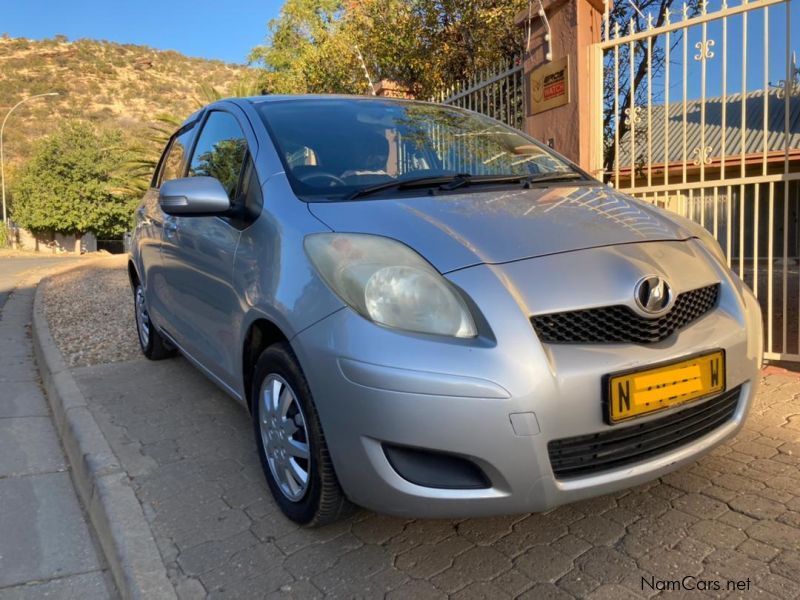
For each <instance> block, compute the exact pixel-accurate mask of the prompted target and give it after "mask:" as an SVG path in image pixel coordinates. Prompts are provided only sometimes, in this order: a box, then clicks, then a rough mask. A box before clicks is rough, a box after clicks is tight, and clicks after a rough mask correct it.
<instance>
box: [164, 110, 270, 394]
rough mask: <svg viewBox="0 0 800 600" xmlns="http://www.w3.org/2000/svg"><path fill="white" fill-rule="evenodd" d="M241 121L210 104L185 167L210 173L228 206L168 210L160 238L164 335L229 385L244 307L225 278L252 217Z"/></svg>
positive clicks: (191, 171) (191, 172) (233, 377)
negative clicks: (197, 211) (212, 212)
mask: <svg viewBox="0 0 800 600" xmlns="http://www.w3.org/2000/svg"><path fill="white" fill-rule="evenodd" d="M245 124H246V120H244V119H243V120H242V121H240V120H239V119H237V118H236V116H235V115H234V114H233V113H232V112H228V111H224V110H212V111H210V112H209V113H208V114H207V115H206V116H205V119H204V121H203V124H202V128H201V129H200V132H199V133H198V134H197V137H196V141H195V143H194V148H193V150H192V152H191V156H190V158H189V160H188V170H187V174H186V175H187V177H196V176H211V177H215V178H217V179H218V180H219V181H220V182H221V183H222V185H223V187H224V188H225V190H226V191H227V192H228V196H229V198H230V200H231V204H232V206H233V207H234V209H233V210H232V211H231V213H230V214H229V215H226V216H184V217H175V216H168V217H167V218H166V219H165V223H164V237H163V243H162V258H163V263H164V269H165V271H166V273H167V277H166V280H167V282H168V293H169V297H170V304H169V306H168V307H167V308H166V310H168V311H169V315H170V316H169V322H170V323H171V324H172V326H173V328H174V330H173V331H170V334H171V335H172V336H173V337H174V338H175V340H176V341H177V342H178V343H179V344H180V345H181V347H182V348H183V350H184V351H185V352H186V353H187V354H189V355H190V358H192V359H194V360H195V362H198V363H200V365H201V366H202V367H203V368H205V370H206V371H208V372H209V373H210V374H211V375H213V376H214V377H215V378H216V379H217V380H218V381H219V382H220V383H223V384H224V385H225V387H229V388H231V389H236V386H235V382H236V381H237V377H236V375H237V374H236V373H235V370H236V367H235V365H234V362H235V361H234V360H233V357H234V356H237V353H238V342H237V337H236V333H237V332H238V327H237V325H236V324H238V323H239V322H240V320H241V316H240V315H241V313H242V310H243V309H242V306H241V304H240V299H239V296H238V294H237V293H236V291H235V290H234V288H233V285H232V277H233V263H234V256H235V253H236V247H237V244H238V242H239V237H240V234H241V231H242V229H243V228H245V227H247V226H248V225H249V224H250V223H251V222H252V221H253V220H254V219H255V218H256V216H257V214H254V213H253V212H252V211H248V210H247V208H246V207H245V206H244V203H245V200H246V199H247V192H248V186H247V185H246V184H247V180H245V177H244V175H245V174H246V173H247V174H250V173H252V168H250V167H249V165H250V164H251V162H252V161H251V159H250V151H249V145H248V142H247V137H246V136H245V134H244V130H243V127H244V126H245ZM246 126H247V127H249V125H246ZM256 187H257V186H256Z"/></svg>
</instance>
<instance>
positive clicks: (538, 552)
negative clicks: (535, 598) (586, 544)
mask: <svg viewBox="0 0 800 600" xmlns="http://www.w3.org/2000/svg"><path fill="white" fill-rule="evenodd" d="M514 566H515V567H516V568H517V569H519V570H520V571H522V572H523V573H525V574H526V575H527V576H528V577H530V578H531V579H533V580H534V581H555V580H556V579H558V578H559V577H561V576H562V575H564V574H565V573H567V572H568V571H569V570H570V569H572V559H571V558H569V557H568V556H566V555H565V554H561V552H559V551H558V550H553V549H552V548H550V547H548V546H534V547H533V548H530V549H528V550H527V551H526V552H525V553H524V554H522V555H521V556H519V557H518V558H517V559H516V560H515V561H514Z"/></svg>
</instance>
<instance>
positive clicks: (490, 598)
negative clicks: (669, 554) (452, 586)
mask: <svg viewBox="0 0 800 600" xmlns="http://www.w3.org/2000/svg"><path fill="white" fill-rule="evenodd" d="M512 597H513V596H511V594H509V593H507V592H505V591H504V590H502V589H501V588H499V587H497V586H496V585H494V584H491V583H488V582H485V581H478V582H476V583H471V584H469V585H468V586H467V587H465V588H463V589H461V590H460V591H458V592H456V593H455V594H452V595H451V596H450V598H451V599H453V600H494V599H495V598H497V599H498V600H503V599H504V598H512Z"/></svg>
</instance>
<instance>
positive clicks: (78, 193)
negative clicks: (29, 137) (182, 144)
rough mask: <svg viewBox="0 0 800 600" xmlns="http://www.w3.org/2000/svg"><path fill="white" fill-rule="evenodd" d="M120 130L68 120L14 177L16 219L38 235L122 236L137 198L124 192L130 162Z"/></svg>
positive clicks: (47, 139) (39, 146) (38, 146)
mask: <svg viewBox="0 0 800 600" xmlns="http://www.w3.org/2000/svg"><path fill="white" fill-rule="evenodd" d="M127 158H128V157H127V151H126V150H125V149H124V147H123V146H122V136H121V134H120V133H119V132H118V131H103V132H97V131H95V130H94V128H92V126H91V125H88V124H85V123H74V122H67V123H65V124H63V125H62V126H61V127H60V128H59V129H58V130H57V131H56V132H55V133H53V134H52V135H50V136H49V137H46V138H43V139H42V140H40V141H39V142H38V143H37V144H36V147H35V150H34V153H33V157H32V158H31V159H30V160H29V161H28V162H27V163H26V164H24V165H23V166H22V167H21V168H20V169H19V171H18V172H17V175H16V177H15V178H14V184H13V186H12V190H13V203H12V205H11V211H12V212H11V215H12V217H13V219H14V221H15V222H16V223H17V224H18V225H20V226H22V227H25V228H27V229H30V230H31V231H34V232H48V231H49V232H55V233H62V234H67V235H75V236H76V237H78V238H80V237H81V236H82V235H83V234H84V233H87V232H90V231H91V232H93V233H95V234H97V235H98V236H99V237H109V238H118V237H120V236H121V235H122V234H123V233H124V232H125V231H126V230H127V229H128V228H129V224H130V219H131V215H132V211H133V208H134V206H135V202H136V200H134V199H131V198H130V197H129V196H128V195H126V194H125V193H124V192H123V191H121V190H122V188H123V187H124V183H125V181H124V179H123V176H122V175H121V173H122V166H123V165H124V164H125V161H126V160H127Z"/></svg>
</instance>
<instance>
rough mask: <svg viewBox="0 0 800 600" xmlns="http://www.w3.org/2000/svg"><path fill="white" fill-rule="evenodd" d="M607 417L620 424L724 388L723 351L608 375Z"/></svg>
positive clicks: (606, 392)
mask: <svg viewBox="0 0 800 600" xmlns="http://www.w3.org/2000/svg"><path fill="white" fill-rule="evenodd" d="M605 379H606V389H605V404H606V418H607V420H608V422H609V423H611V424H614V423H620V422H622V421H627V420H628V419H633V418H635V417H640V416H642V415H647V414H650V413H653V412H656V411H659V410H664V409H665V408H671V407H673V406H677V405H679V404H683V403H685V402H691V401H692V400H697V399H699V398H704V397H706V396H711V395H713V394H718V393H720V392H723V391H724V390H725V351H724V350H717V351H715V352H709V353H707V354H701V355H698V356H693V357H692V358H687V359H684V360H681V361H677V362H671V363H668V364H662V365H658V366H655V367H652V368H649V369H637V370H634V371H627V372H624V373H616V374H613V375H607V376H606V377H605Z"/></svg>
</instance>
